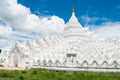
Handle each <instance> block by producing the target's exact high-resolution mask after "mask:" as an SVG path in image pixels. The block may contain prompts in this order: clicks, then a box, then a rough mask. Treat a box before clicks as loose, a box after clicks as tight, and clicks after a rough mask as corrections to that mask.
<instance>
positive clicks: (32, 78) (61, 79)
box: [0, 69, 120, 80]
mask: <svg viewBox="0 0 120 80" xmlns="http://www.w3.org/2000/svg"><path fill="white" fill-rule="evenodd" d="M0 80H120V73H103V72H102V73H100V72H66V71H53V70H52V71H51V70H44V69H32V70H22V71H17V70H14V71H8V70H0Z"/></svg>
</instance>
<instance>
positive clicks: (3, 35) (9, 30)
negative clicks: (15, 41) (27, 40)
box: [0, 25, 12, 38]
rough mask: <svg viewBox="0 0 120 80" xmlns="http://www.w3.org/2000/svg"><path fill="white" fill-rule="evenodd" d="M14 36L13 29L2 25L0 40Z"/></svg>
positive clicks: (0, 27)
mask: <svg viewBox="0 0 120 80" xmlns="http://www.w3.org/2000/svg"><path fill="white" fill-rule="evenodd" d="M11 34H12V28H11V27H8V26H2V25H0V38H8V37H10V36H11Z"/></svg>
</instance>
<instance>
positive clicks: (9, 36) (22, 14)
mask: <svg viewBox="0 0 120 80" xmlns="http://www.w3.org/2000/svg"><path fill="white" fill-rule="evenodd" d="M0 21H2V22H4V23H5V25H3V23H1V22H0V24H2V26H0V40H1V39H2V41H0V42H4V41H6V42H7V43H9V41H11V40H14V41H15V40H22V41H24V40H25V39H26V38H27V37H28V38H33V37H35V35H34V34H33V33H35V34H48V33H50V32H61V31H62V30H63V28H64V20H63V19H61V18H59V17H57V16H49V17H42V18H41V17H39V16H37V15H35V14H32V13H31V12H30V9H29V8H27V7H25V6H23V5H21V4H18V3H17V0H0ZM8 26H9V27H8ZM3 40H4V41H3ZM0 45H2V44H0Z"/></svg>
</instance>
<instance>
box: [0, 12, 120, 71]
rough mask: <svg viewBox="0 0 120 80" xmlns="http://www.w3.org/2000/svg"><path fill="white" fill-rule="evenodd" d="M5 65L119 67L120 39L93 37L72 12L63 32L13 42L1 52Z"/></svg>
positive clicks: (107, 68) (0, 59)
mask: <svg viewBox="0 0 120 80" xmlns="http://www.w3.org/2000/svg"><path fill="white" fill-rule="evenodd" d="M0 65H2V66H8V67H22V68H24V69H26V68H51V69H54V68H55V69H67V68H71V69H76V70H79V69H80V70H82V69H85V70H90V69H94V70H101V71H102V70H104V71H107V70H111V71H114V70H119V69H120V41H119V40H111V39H109V40H108V39H100V38H96V37H95V34H94V33H93V32H90V31H89V30H88V28H83V27H82V25H81V24H80V23H79V22H78V19H77V18H76V16H75V13H74V11H73V12H72V16H71V18H70V20H69V21H68V23H66V24H65V27H64V32H62V33H51V34H49V35H47V36H44V37H37V38H35V39H33V40H27V41H25V42H24V43H21V44H20V43H16V44H15V45H14V46H12V48H11V49H10V50H7V51H2V53H1V54H0Z"/></svg>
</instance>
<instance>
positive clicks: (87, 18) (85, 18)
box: [80, 15, 111, 26]
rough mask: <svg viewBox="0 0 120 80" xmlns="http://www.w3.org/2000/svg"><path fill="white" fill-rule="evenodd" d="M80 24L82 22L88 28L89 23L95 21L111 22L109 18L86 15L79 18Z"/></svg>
mask: <svg viewBox="0 0 120 80" xmlns="http://www.w3.org/2000/svg"><path fill="white" fill-rule="evenodd" d="M80 18H81V20H82V22H84V24H85V26H88V25H89V24H90V23H92V24H94V23H96V22H97V21H102V22H108V21H111V19H109V18H105V17H89V16H88V15H83V16H81V17H80Z"/></svg>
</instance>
